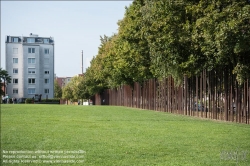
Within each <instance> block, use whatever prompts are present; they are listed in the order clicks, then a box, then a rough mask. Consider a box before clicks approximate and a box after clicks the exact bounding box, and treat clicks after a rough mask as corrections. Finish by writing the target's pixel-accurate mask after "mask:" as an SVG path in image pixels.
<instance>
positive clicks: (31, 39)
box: [27, 38, 35, 43]
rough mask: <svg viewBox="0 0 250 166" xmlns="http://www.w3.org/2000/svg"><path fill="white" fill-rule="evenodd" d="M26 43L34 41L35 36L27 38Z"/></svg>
mask: <svg viewBox="0 0 250 166" xmlns="http://www.w3.org/2000/svg"><path fill="white" fill-rule="evenodd" d="M27 43H35V38H27Z"/></svg>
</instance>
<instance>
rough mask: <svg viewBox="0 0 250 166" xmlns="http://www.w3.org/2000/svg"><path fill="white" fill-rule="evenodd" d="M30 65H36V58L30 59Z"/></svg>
mask: <svg viewBox="0 0 250 166" xmlns="http://www.w3.org/2000/svg"><path fill="white" fill-rule="evenodd" d="M28 63H29V64H34V63H36V58H28Z"/></svg>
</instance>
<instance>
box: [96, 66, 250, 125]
mask: <svg viewBox="0 0 250 166" xmlns="http://www.w3.org/2000/svg"><path fill="white" fill-rule="evenodd" d="M229 71H230V70H229V69H225V70H224V71H220V72H218V70H213V71H209V72H207V71H205V70H204V71H203V72H202V73H201V74H200V75H197V76H194V77H190V78H188V77H187V76H184V77H183V81H182V83H181V84H180V85H178V86H177V85H175V82H174V79H173V78H172V77H166V78H164V79H161V80H157V79H150V80H147V81H145V82H143V83H141V84H140V83H137V82H136V83H134V85H133V86H129V85H123V86H120V87H118V88H114V89H108V90H105V91H104V92H103V93H101V94H96V95H95V96H93V98H92V100H93V102H94V104H95V105H119V106H127V107H134V108H141V109H149V110H156V111H164V112H170V113H177V114H183V115H188V116H198V117H201V118H209V119H217V120H223V121H232V122H237V123H246V124H249V123H250V121H249V119H250V108H249V104H250V84H249V80H247V81H245V82H244V83H243V84H242V85H239V84H238V82H237V81H236V78H235V76H234V75H233V74H230V72H229Z"/></svg>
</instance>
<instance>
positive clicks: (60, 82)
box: [55, 77, 72, 88]
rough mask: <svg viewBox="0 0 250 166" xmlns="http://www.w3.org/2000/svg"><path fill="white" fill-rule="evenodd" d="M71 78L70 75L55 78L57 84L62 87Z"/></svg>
mask: <svg viewBox="0 0 250 166" xmlns="http://www.w3.org/2000/svg"><path fill="white" fill-rule="evenodd" d="M71 78H72V77H56V78H55V80H56V81H57V82H58V84H59V86H60V87H61V88H63V87H64V86H66V85H67V84H68V83H69V82H70V80H71Z"/></svg>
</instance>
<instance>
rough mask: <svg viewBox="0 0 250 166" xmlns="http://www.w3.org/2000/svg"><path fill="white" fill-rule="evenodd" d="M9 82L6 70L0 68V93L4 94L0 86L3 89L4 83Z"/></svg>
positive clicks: (9, 78)
mask: <svg viewBox="0 0 250 166" xmlns="http://www.w3.org/2000/svg"><path fill="white" fill-rule="evenodd" d="M10 82H11V77H10V76H9V74H8V72H7V71H6V70H3V69H2V68H0V95H5V94H4V92H3V90H2V86H4V89H5V85H6V84H8V83H10Z"/></svg>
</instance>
